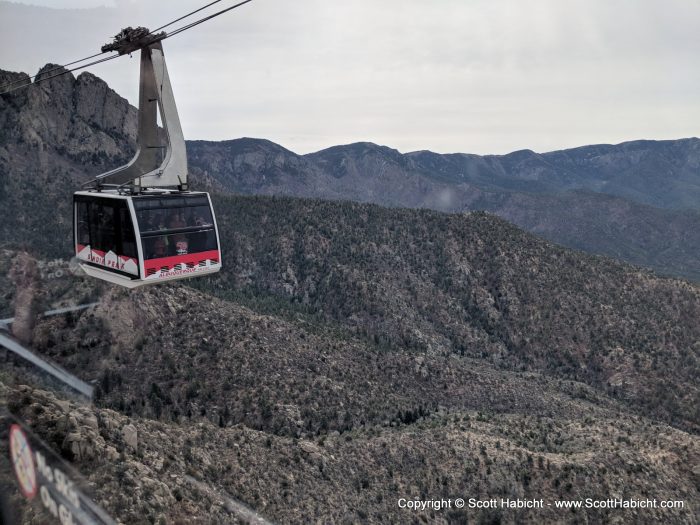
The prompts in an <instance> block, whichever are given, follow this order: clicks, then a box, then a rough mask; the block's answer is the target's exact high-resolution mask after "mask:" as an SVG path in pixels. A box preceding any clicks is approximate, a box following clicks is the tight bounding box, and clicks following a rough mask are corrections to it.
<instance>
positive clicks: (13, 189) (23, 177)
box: [0, 65, 700, 281]
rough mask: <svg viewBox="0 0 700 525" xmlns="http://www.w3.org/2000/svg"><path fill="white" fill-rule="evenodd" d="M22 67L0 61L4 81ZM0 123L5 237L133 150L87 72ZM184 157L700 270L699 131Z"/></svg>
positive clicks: (118, 102) (200, 149) (259, 142)
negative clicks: (520, 146)
mask: <svg viewBox="0 0 700 525" xmlns="http://www.w3.org/2000/svg"><path fill="white" fill-rule="evenodd" d="M50 67H55V66H53V65H47V66H45V68H44V70H46V69H47V68H50ZM18 78H21V74H18V73H9V72H0V80H1V81H2V82H3V83H5V82H7V81H12V80H16V79H18ZM0 124H2V128H1V130H2V131H0V199H2V198H4V199H6V202H7V203H8V206H10V207H14V209H16V210H17V211H18V213H17V214H15V215H14V216H11V217H9V218H8V222H7V223H6V226H7V227H8V230H9V231H10V237H12V235H13V233H12V232H17V231H19V229H18V228H17V227H16V226H19V225H20V223H23V222H27V221H29V222H30V223H32V224H34V226H32V228H40V229H45V228H47V227H48V228H53V225H51V224H48V225H47V222H50V221H47V220H46V216H45V215H44V212H45V210H44V209H42V208H41V207H36V206H32V207H31V209H32V213H25V212H24V211H23V202H25V201H27V200H30V201H32V202H34V203H36V202H37V199H41V198H43V195H42V194H43V193H46V192H47V191H48V193H49V194H51V195H55V194H56V192H65V195H64V197H63V198H62V199H54V198H53V197H51V198H50V200H51V201H52V202H58V204H54V205H57V206H61V205H62V204H61V203H62V202H64V199H65V198H67V195H68V194H69V193H70V187H71V186H73V187H74V186H75V185H76V184H78V183H79V182H80V181H82V180H85V179H86V178H87V177H88V176H94V175H95V174H97V173H99V172H101V171H104V170H106V169H108V168H110V167H113V166H115V165H118V164H120V163H123V162H124V161H125V160H126V159H128V158H129V156H130V155H131V153H132V151H133V145H134V136H135V132H136V110H135V108H133V107H132V106H130V105H129V104H128V102H127V101H126V100H125V99H123V98H121V97H119V96H118V95H117V94H116V93H114V91H112V90H111V89H109V87H108V86H107V85H106V84H105V83H104V82H103V81H102V80H100V79H99V78H97V77H95V76H93V75H91V74H88V73H84V74H82V75H80V76H79V77H78V78H77V79H74V78H73V77H72V76H70V75H65V76H62V77H59V78H57V79H54V80H52V81H50V82H47V83H44V84H41V86H40V87H38V88H32V89H30V90H25V91H22V90H20V91H16V92H14V93H13V94H11V95H7V96H4V97H0ZM188 155H189V161H190V168H191V174H192V176H193V179H194V180H195V181H196V185H197V186H198V187H200V188H204V189H210V190H213V191H219V192H232V193H241V194H258V195H287V196H296V197H313V198H323V199H338V200H355V201H359V202H371V203H376V204H380V205H383V206H392V207H414V208H431V209H435V210H439V211H447V212H462V211H474V210H482V211H488V212H491V213H494V214H496V215H498V216H500V217H502V218H504V219H506V220H508V221H510V222H512V223H514V224H516V225H518V226H520V227H522V228H524V229H526V230H528V231H530V232H532V233H535V234H537V235H540V236H542V237H543V238H545V239H548V240H551V241H554V242H557V243H560V244H562V245H564V246H567V247H570V248H575V249H580V250H584V251H587V252H590V253H596V254H602V255H608V256H611V257H615V258H618V259H621V260H625V261H628V262H631V263H633V264H636V265H641V266H646V267H649V268H653V269H654V270H656V271H657V272H659V273H661V274H666V275H673V276H679V277H685V278H688V279H691V280H695V281H700V264H698V261H700V140H699V139H697V138H689V139H681V140H674V141H635V142H627V143H623V144H619V145H596V146H584V147H580V148H575V149H569V150H563V151H557V152H551V153H543V154H538V153H534V152H532V151H529V150H523V151H518V152H514V153H510V154H508V155H486V156H478V155H470V154H463V153H455V154H447V155H441V154H437V153H433V152H429V151H418V152H412V153H406V154H401V153H399V152H398V151H396V150H394V149H391V148H388V147H385V146H377V145H375V144H371V143H356V144H350V145H345V146H335V147H332V148H328V149H325V150H322V151H319V152H316V153H312V154H308V155H297V154H295V153H293V152H291V151H289V150H287V149H285V148H283V147H281V146H279V145H277V144H275V143H273V142H270V141H267V140H263V139H250V138H243V139H236V140H229V141H222V142H211V141H199V140H193V141H188ZM5 173H7V174H8V175H9V174H10V173H13V174H14V175H13V176H12V177H10V176H4V175H5ZM39 181H46V182H50V185H49V188H48V189H47V188H46V187H45V186H44V187H42V186H35V184H39ZM43 183H44V182H41V184H43ZM40 187H41V191H37V190H38V189H39V188H40ZM25 192H26V193H25ZM3 196H4V197H3ZM13 225H14V226H13ZM58 239H60V236H51V238H50V239H48V240H47V244H46V248H47V250H49V251H50V252H52V253H57V251H58V250H60V248H59V246H58V245H55V246H54V242H56V241H57V240H58Z"/></svg>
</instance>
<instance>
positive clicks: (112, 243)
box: [90, 202, 117, 253]
mask: <svg viewBox="0 0 700 525" xmlns="http://www.w3.org/2000/svg"><path fill="white" fill-rule="evenodd" d="M115 226H116V224H115V222H114V206H113V205H112V204H103V203H101V202H93V203H91V205H90V241H92V242H91V243H90V246H91V247H92V249H93V250H99V251H102V252H105V253H107V252H109V251H112V252H115V253H116V251H117V246H116V228H115Z"/></svg>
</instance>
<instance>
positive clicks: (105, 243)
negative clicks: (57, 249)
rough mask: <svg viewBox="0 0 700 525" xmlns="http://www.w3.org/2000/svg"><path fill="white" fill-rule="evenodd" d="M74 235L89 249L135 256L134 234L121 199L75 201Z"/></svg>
mask: <svg viewBox="0 0 700 525" xmlns="http://www.w3.org/2000/svg"><path fill="white" fill-rule="evenodd" d="M77 208H78V210H77V220H78V228H77V239H78V243H79V244H83V245H90V247H91V248H92V249H93V250H98V251H101V252H104V253H107V252H110V251H111V252H113V253H116V254H118V255H123V256H126V257H133V258H137V257H138V252H137V248H136V235H135V233H134V226H133V224H132V221H131V214H130V213H129V208H128V207H127V204H126V202H124V201H112V202H108V201H105V202H99V201H97V202H94V201H93V202H78V206H77Z"/></svg>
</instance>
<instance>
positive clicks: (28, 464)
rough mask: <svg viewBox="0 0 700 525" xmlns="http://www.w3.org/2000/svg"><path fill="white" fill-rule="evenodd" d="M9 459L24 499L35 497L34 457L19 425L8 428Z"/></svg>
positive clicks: (36, 485) (37, 485) (36, 486)
mask: <svg viewBox="0 0 700 525" xmlns="http://www.w3.org/2000/svg"><path fill="white" fill-rule="evenodd" d="M10 458H11V459H12V468H13V469H14V471H15V476H16V477H17V482H18V483H19V489H20V491H22V494H24V496H25V497H26V498H29V499H32V498H33V497H34V496H36V492H37V489H38V487H39V484H38V483H37V479H36V465H35V464H34V455H33V454H32V448H31V447H30V446H29V440H28V439H27V436H26V435H25V433H24V431H23V430H22V428H21V427H20V426H19V425H16V424H15V425H11V426H10Z"/></svg>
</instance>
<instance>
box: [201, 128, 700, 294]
mask: <svg viewBox="0 0 700 525" xmlns="http://www.w3.org/2000/svg"><path fill="white" fill-rule="evenodd" d="M188 153H189V159H190V164H191V166H192V167H193V168H194V169H196V170H199V171H201V173H204V174H206V175H208V176H209V177H211V178H213V179H215V180H216V181H217V182H218V183H220V184H221V185H222V187H223V188H224V189H225V190H227V191H230V192H235V193H244V194H259V195H291V196H298V197H317V198H323V199H343V200H355V201H359V202H373V203H376V204H381V205H383V206H400V207H416V208H431V209H435V210H440V211H448V212H461V211H469V210H483V211H489V212H491V213H495V214H496V215H499V216H500V217H503V218H504V219H506V220H508V221H510V222H513V223H514V224H517V225H518V226H520V227H522V228H525V229H526V230H528V231H531V232H533V233H536V234H538V235H541V236H542V237H544V238H546V239H549V240H552V241H554V242H558V243H560V244H563V245H564V246H568V247H571V248H576V249H580V250H584V251H588V252H591V253H598V254H603V255H608V256H611V257H616V258H619V259H622V260H626V261H628V262H631V263H633V264H638V265H642V266H648V267H651V268H654V269H655V270H657V271H659V272H661V273H663V274H669V275H676V276H682V277H686V278H690V279H694V280H700V264H698V260H700V169H699V168H698V166H700V140H698V139H695V138H693V139H682V140H677V141H636V142H628V143H624V144H620V145H617V146H605V145H601V146H586V147H582V148H576V149H572V150H565V151H559V152H553V153H546V154H542V155H539V154H536V153H534V152H532V151H520V152H515V153H511V154H509V155H503V156H483V157H480V156H477V155H467V154H461V153H458V154H451V155H440V154H437V153H432V152H427V151H421V152H414V153H407V154H401V153H399V152H398V151H396V150H393V149H390V148H387V147H384V146H377V145H375V144H371V143H357V144H350V145H347V146H335V147H332V148H329V149H325V150H322V151H319V152H317V153H312V154H309V155H297V154H295V153H293V152H291V151H289V150H286V149H284V148H283V147H281V146H279V145H277V144H274V143H272V142H270V141H267V140H261V139H248V138H244V139H238V140H231V141H224V142H206V141H189V142H188Z"/></svg>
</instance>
